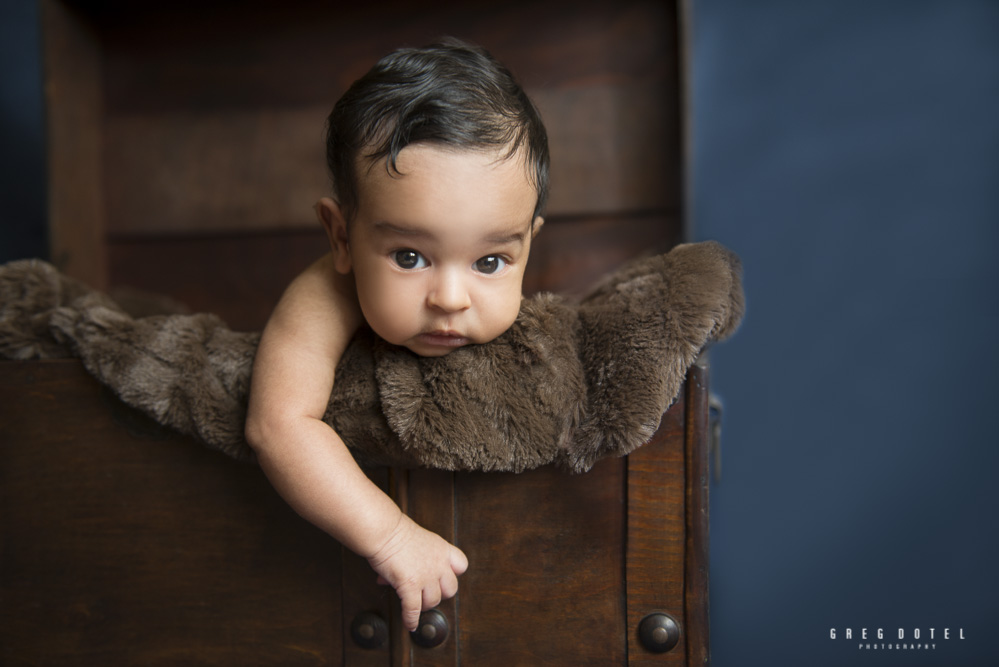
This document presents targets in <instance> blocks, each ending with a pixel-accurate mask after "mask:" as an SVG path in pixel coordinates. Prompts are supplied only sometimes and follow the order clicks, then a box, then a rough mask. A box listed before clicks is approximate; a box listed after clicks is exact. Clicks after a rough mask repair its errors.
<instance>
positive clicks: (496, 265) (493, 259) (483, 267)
mask: <svg viewBox="0 0 999 667" xmlns="http://www.w3.org/2000/svg"><path fill="white" fill-rule="evenodd" d="M504 266H506V260H505V259H503V258H502V257H500V256H498V255H486V256H485V257H483V258H482V259H477V260H476V261H475V270H476V271H478V272H479V273H486V274H488V273H496V272H497V271H499V270H500V269H502V268H503V267H504Z"/></svg>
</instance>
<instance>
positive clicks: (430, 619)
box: [409, 609, 451, 648]
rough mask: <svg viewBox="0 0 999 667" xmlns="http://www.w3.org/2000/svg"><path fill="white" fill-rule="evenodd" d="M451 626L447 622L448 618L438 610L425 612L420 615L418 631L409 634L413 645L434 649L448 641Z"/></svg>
mask: <svg viewBox="0 0 999 667" xmlns="http://www.w3.org/2000/svg"><path fill="white" fill-rule="evenodd" d="M450 631H451V626H450V624H449V623H448V622H447V616H445V615H444V614H442V613H441V612H439V611H438V610H436V609H431V610H430V611H425V612H423V613H422V614H420V624H419V625H418V626H416V630H415V631H413V632H411V633H409V636H410V638H411V639H412V640H413V643H414V644H416V645H417V646H422V647H423V648H433V647H435V646H440V645H441V644H443V643H444V642H445V641H446V640H447V636H448V633H449V632H450Z"/></svg>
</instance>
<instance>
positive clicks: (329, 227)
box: [315, 197, 351, 274]
mask: <svg viewBox="0 0 999 667" xmlns="http://www.w3.org/2000/svg"><path fill="white" fill-rule="evenodd" d="M315 209H316V217H317V218H318V219H319V224H321V225H322V226H323V229H324V230H325V231H326V238H328V239H329V242H330V251H331V252H332V254H333V266H334V268H335V269H336V270H337V271H338V272H340V273H343V274H347V273H350V270H351V261H350V243H349V242H348V237H347V219H346V218H345V217H344V215H343V210H342V209H341V208H340V205H339V204H338V203H336V202H335V201H334V200H332V199H330V198H329V197H323V198H322V199H320V200H319V201H318V202H316V206H315Z"/></svg>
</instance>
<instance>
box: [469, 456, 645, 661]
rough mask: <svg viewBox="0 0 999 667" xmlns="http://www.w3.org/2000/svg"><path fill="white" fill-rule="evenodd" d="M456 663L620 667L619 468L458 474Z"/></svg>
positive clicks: (618, 463) (618, 464) (616, 464)
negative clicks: (462, 566) (463, 562)
mask: <svg viewBox="0 0 999 667" xmlns="http://www.w3.org/2000/svg"><path fill="white" fill-rule="evenodd" d="M455 497H456V503H457V505H456V512H457V538H458V546H459V547H461V548H462V549H463V550H464V551H465V553H466V554H467V555H468V558H469V562H470V567H469V571H468V572H467V573H466V574H465V575H464V577H462V580H461V590H460V592H459V594H458V598H459V599H458V616H459V627H458V632H459V642H460V648H459V650H460V654H461V657H462V661H463V662H465V663H466V664H474V665H476V666H479V665H481V666H484V667H488V666H490V665H496V666H497V667H507V666H508V665H574V666H576V667H582V666H584V665H599V666H601V667H604V666H606V665H613V664H624V662H625V660H626V643H627V640H626V639H625V635H626V631H625V627H624V619H625V613H624V582H623V581H622V577H621V574H622V572H623V571H624V562H623V549H622V544H623V540H624V464H623V461H622V460H621V459H614V460H606V461H602V462H600V463H599V464H598V465H597V466H595V467H594V469H593V470H592V471H590V472H589V473H587V474H585V475H575V476H572V475H568V474H567V473H563V472H560V471H558V470H555V469H552V468H541V469H538V470H533V471H530V472H525V473H522V474H519V475H514V474H485V473H481V474H461V475H456V476H455Z"/></svg>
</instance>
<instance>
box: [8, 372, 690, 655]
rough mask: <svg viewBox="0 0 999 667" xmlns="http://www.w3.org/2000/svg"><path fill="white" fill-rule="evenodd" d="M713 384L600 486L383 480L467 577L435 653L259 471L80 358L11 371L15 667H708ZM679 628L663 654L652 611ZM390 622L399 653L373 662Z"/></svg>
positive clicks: (391, 642) (546, 479) (466, 476)
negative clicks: (370, 636)
mask: <svg viewBox="0 0 999 667" xmlns="http://www.w3.org/2000/svg"><path fill="white" fill-rule="evenodd" d="M704 380H705V372H704V371H702V370H701V369H697V368H695V369H694V370H693V371H692V372H691V374H690V376H689V377H688V382H687V384H686V387H685V390H684V392H685V393H684V395H683V397H682V398H681V400H680V401H678V403H677V404H676V405H674V406H673V407H672V408H671V409H670V410H669V412H667V414H666V415H665V417H664V419H663V423H662V426H661V427H660V429H659V431H658V433H657V434H656V436H655V437H654V438H653V440H652V442H650V443H649V444H647V445H645V446H644V447H642V448H640V449H639V450H638V451H636V452H635V453H633V454H632V455H631V456H629V457H626V458H622V459H610V460H604V461H601V462H600V463H598V464H597V466H595V467H594V469H593V470H592V471H591V472H589V473H587V474H584V475H569V474H567V473H563V472H561V471H559V470H556V469H554V468H542V469H539V470H534V471H530V472H527V473H523V474H520V475H514V474H485V473H458V474H452V473H448V472H442V471H432V470H412V471H403V470H386V469H379V470H377V471H374V472H373V473H372V475H373V477H374V478H375V479H376V481H378V482H379V483H381V484H382V485H383V487H384V488H386V489H387V490H388V491H390V492H391V493H393V494H394V496H395V497H396V498H397V500H399V502H400V504H401V505H403V506H404V507H405V508H406V510H407V511H408V512H409V513H410V514H411V515H412V516H413V518H414V519H416V520H417V521H418V522H420V523H421V524H422V525H424V526H426V527H427V528H429V529H431V530H434V531H436V532H438V533H439V534H441V535H442V536H444V537H445V538H447V539H449V540H452V541H454V542H455V543H456V544H457V545H458V546H460V547H461V548H462V549H463V550H464V551H465V552H466V553H467V554H468V557H469V560H470V562H471V568H470V570H469V571H468V573H466V574H465V575H464V576H463V577H462V578H461V581H460V585H461V589H460V591H459V594H458V596H457V597H456V598H455V599H453V600H449V601H446V602H444V603H442V604H441V606H440V607H439V610H440V611H441V612H442V613H443V614H444V616H445V617H446V618H447V620H448V623H449V626H450V632H449V635H448V638H447V640H446V641H444V643H443V644H441V645H440V646H437V647H435V648H423V647H421V646H417V645H414V644H413V642H412V641H411V639H410V636H409V635H408V633H405V632H403V631H402V630H401V624H400V622H399V608H398V602H397V600H396V598H395V596H394V593H393V592H392V591H391V589H389V588H387V587H384V586H379V585H377V584H376V582H375V577H374V574H373V572H372V571H371V569H370V568H369V567H368V566H367V564H366V563H365V562H364V561H363V560H361V559H359V558H357V557H356V556H354V555H353V554H350V553H349V552H345V551H343V550H342V549H341V547H340V546H339V545H338V544H337V543H336V542H335V541H334V540H332V539H331V538H329V537H328V536H326V535H325V534H323V533H321V532H320V531H319V530H317V529H315V528H314V527H312V526H311V525H309V524H307V523H306V522H304V521H303V520H302V519H300V518H299V517H298V516H296V515H295V514H294V512H292V511H291V510H290V509H289V508H288V507H287V506H286V505H285V504H284V502H283V501H282V500H281V499H280V498H279V497H278V496H277V495H276V494H275V492H274V491H273V490H272V489H271V487H270V485H269V484H268V482H267V480H266V479H265V478H264V476H263V475H262V473H261V472H260V471H259V470H258V469H257V468H256V467H253V466H248V465H242V464H238V463H234V462H232V461H230V460H229V459H227V458H225V457H224V456H222V455H220V454H216V453H214V452H211V451H208V450H207V449H205V448H203V447H201V446H200V445H198V444H197V443H194V442H192V441H190V440H187V439H185V438H181V437H178V436H176V435H173V434H171V433H168V432H166V431H164V430H163V429H161V428H160V427H157V426H156V425H154V424H152V423H151V422H149V421H148V420H147V419H145V418H144V417H142V416H141V415H139V414H137V413H136V412H135V411H133V410H131V409H129V408H127V407H125V406H124V405H122V404H121V403H120V402H119V401H118V400H117V399H115V398H114V397H113V396H111V395H110V394H109V393H108V392H107V390H105V389H103V388H102V387H100V386H99V385H98V384H97V382H96V381H94V380H93V379H92V378H91V377H90V376H89V375H87V374H86V373H85V371H84V370H83V368H82V366H81V365H80V364H79V363H78V362H75V361H57V362H0V540H2V544H3V549H2V551H0V594H2V599H3V605H2V608H0V663H2V664H4V665H27V664H49V665H62V664H65V665H75V664H79V661H80V660H81V657H85V658H86V659H87V661H88V662H91V661H92V662H94V663H95V664H98V663H99V664H152V665H188V664H219V665H248V664H253V665H282V666H284V665H338V664H346V665H475V666H476V667H479V666H487V667H488V666H489V665H502V666H504V667H505V666H508V665H543V664H567V665H568V664H571V665H612V664H619V665H624V664H631V665H639V664H657V665H660V664H661V665H683V664H698V665H699V664H705V662H706V658H707V574H706V567H707V542H706V540H707V533H706V530H707V497H706V485H705V483H706V479H705V476H706V465H705V463H706V459H705V458H704V454H705V448H704V441H703V434H704V432H705V430H704V428H703V426H706V386H705V382H704ZM653 611H662V612H666V613H668V614H669V615H670V616H672V617H673V618H674V619H676V621H677V622H678V623H679V625H680V629H681V635H680V640H679V643H678V645H677V646H676V647H675V648H673V649H672V650H671V651H669V652H668V653H662V654H655V653H651V652H649V651H648V650H646V649H645V648H644V647H643V646H642V644H641V643H640V641H639V639H638V633H637V627H638V624H639V623H640V621H641V619H642V618H643V617H644V616H645V615H646V614H648V613H649V612H653ZM361 612H374V613H376V614H377V615H378V616H380V617H381V618H382V619H384V620H385V621H386V622H387V624H388V632H389V638H388V641H387V642H386V643H385V644H384V645H383V646H381V647H380V648H376V649H369V648H361V647H360V646H358V645H357V644H356V643H355V642H354V640H353V639H352V638H351V632H350V628H351V624H352V623H353V621H354V619H355V618H356V617H357V615H358V614H359V613H361Z"/></svg>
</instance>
